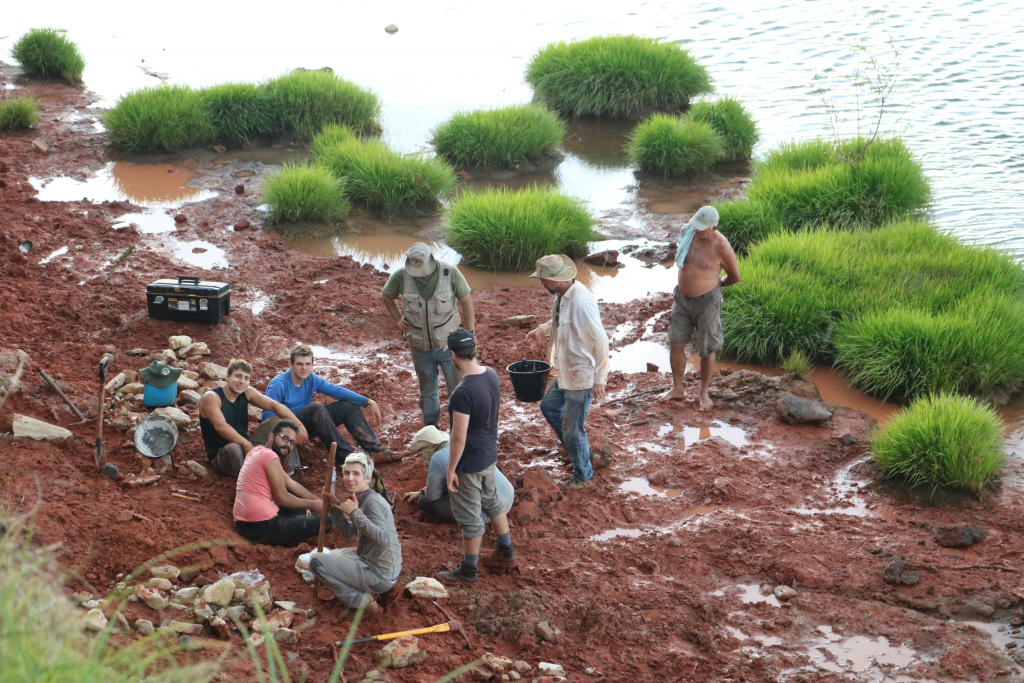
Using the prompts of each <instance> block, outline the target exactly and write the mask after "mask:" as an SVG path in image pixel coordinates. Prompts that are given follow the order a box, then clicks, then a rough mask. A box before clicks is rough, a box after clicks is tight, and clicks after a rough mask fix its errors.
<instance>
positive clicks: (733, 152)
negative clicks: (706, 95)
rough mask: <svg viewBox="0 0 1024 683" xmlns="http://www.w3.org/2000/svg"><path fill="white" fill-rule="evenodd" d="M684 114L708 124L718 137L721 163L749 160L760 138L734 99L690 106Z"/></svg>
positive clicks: (739, 104)
mask: <svg viewBox="0 0 1024 683" xmlns="http://www.w3.org/2000/svg"><path fill="white" fill-rule="evenodd" d="M688 115H689V117H690V118H691V119H692V120H694V121H700V122H702V123H706V124H708V125H710V126H711V127H712V128H714V129H715V130H716V131H718V133H719V134H720V135H721V136H722V161H744V160H746V159H749V158H750V157H751V155H752V154H753V153H754V146H755V145H756V144H757V141H758V140H759V139H760V137H761V136H760V133H758V131H757V124H756V123H755V122H754V119H753V117H752V116H751V115H750V112H748V111H747V108H746V107H744V106H743V103H742V102H740V101H739V100H737V99H736V98H734V97H729V96H725V97H720V98H719V99H718V100H717V101H715V102H697V103H696V104H694V105H693V106H692V107H690V111H689V114H688Z"/></svg>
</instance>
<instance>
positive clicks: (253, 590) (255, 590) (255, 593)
mask: <svg viewBox="0 0 1024 683" xmlns="http://www.w3.org/2000/svg"><path fill="white" fill-rule="evenodd" d="M272 604H274V598H273V597H272V596H271V595H270V583H269V582H268V581H260V582H259V583H257V584H256V585H254V586H249V587H248V588H246V589H245V606H246V607H249V608H250V609H252V610H253V612H255V611H256V606H257V605H259V608H260V609H261V610H263V612H264V613H266V612H268V611H269V610H270V606H271V605H272Z"/></svg>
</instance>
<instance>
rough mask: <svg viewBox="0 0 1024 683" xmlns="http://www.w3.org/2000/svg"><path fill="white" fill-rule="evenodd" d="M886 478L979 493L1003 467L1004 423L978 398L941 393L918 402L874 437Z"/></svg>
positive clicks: (877, 453)
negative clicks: (896, 478)
mask: <svg viewBox="0 0 1024 683" xmlns="http://www.w3.org/2000/svg"><path fill="white" fill-rule="evenodd" d="M870 443H871V450H872V452H873V453H874V457H875V462H876V463H878V467H879V468H880V469H881V471H882V474H883V475H885V476H887V477H898V478H900V479H903V480H904V481H906V482H907V483H908V484H910V485H912V486H917V485H927V486H932V487H934V488H951V489H966V490H967V491H970V492H971V493H974V494H979V493H981V491H982V490H983V489H984V488H985V485H986V484H988V483H989V482H990V481H992V480H993V479H994V478H995V477H996V476H997V475H998V474H999V471H1000V470H1001V469H1002V467H1003V463H1004V456H1003V422H1002V420H1001V419H1000V418H999V415H998V414H996V412H995V411H994V410H992V409H991V408H990V407H988V406H985V405H982V404H981V403H980V402H978V401H977V400H976V399H974V398H970V397H966V396H954V395H951V394H938V395H932V396H925V397H922V398H919V399H917V400H916V401H914V402H913V403H912V404H911V405H910V407H909V408H908V409H907V410H905V411H903V412H901V413H898V414H896V415H894V416H893V417H892V419H891V420H890V421H889V422H888V424H886V425H885V426H884V427H883V428H882V429H880V430H879V431H878V432H877V433H876V434H875V435H874V436H872V437H871V441H870Z"/></svg>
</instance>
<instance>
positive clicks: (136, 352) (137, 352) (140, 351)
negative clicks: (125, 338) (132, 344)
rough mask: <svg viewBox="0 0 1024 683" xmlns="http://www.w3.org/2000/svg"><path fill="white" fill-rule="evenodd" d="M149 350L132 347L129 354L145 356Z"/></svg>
mask: <svg viewBox="0 0 1024 683" xmlns="http://www.w3.org/2000/svg"><path fill="white" fill-rule="evenodd" d="M147 353H149V351H147V350H146V349H132V350H131V351H129V352H128V355H129V356H145V355H146V354H147Z"/></svg>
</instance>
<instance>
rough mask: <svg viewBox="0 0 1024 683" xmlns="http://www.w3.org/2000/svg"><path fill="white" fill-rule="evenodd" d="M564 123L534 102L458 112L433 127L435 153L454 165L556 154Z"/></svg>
mask: <svg viewBox="0 0 1024 683" xmlns="http://www.w3.org/2000/svg"><path fill="white" fill-rule="evenodd" d="M563 135H565V124H564V123H562V121H561V120H559V118H558V117H557V116H555V115H554V114H552V113H551V112H550V111H548V110H547V109H544V108H543V107H538V106H537V105H534V104H516V105H512V106H509V107H500V108H498V109H477V110H474V111H466V112H458V113H457V114H454V115H453V116H452V117H451V118H449V119H448V120H447V121H445V122H443V123H441V124H440V125H439V126H437V127H436V128H435V129H434V132H433V143H434V147H435V148H436V149H437V153H438V155H440V156H442V157H444V158H445V159H447V160H448V161H449V162H450V163H452V164H454V165H456V166H499V165H500V166H509V165H512V164H514V163H516V162H518V161H521V160H524V159H525V160H537V159H540V158H542V157H544V156H550V155H553V154H554V153H555V151H556V150H557V148H558V145H559V144H561V142H562V136H563Z"/></svg>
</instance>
